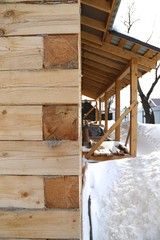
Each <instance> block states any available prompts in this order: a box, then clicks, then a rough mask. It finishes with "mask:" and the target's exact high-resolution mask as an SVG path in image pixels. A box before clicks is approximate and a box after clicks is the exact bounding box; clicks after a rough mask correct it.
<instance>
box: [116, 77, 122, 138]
mask: <svg viewBox="0 0 160 240" xmlns="http://www.w3.org/2000/svg"><path fill="white" fill-rule="evenodd" d="M120 85H121V82H120V81H119V80H118V79H117V80H116V86H115V87H116V113H115V114H116V116H115V117H116V121H117V119H118V118H119V117H120ZM115 140H116V141H120V125H118V126H117V127H116V129H115Z"/></svg>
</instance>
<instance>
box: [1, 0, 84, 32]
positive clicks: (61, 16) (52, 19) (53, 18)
mask: <svg viewBox="0 0 160 240" xmlns="http://www.w3.org/2000/svg"><path fill="white" fill-rule="evenodd" d="M0 32H1V36H13V35H14V36H16V35H37V34H60V33H61V34H62V33H63V34H64V33H67V34H70V33H79V32H80V16H79V5H78V4H38V3H37V4H23V3H22V4H20V3H19V4H9V3H8V4H7V3H5V4H1V8H0Z"/></svg>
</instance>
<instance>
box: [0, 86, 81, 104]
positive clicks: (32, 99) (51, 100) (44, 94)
mask: <svg viewBox="0 0 160 240" xmlns="http://www.w3.org/2000/svg"><path fill="white" fill-rule="evenodd" d="M78 102H79V88H78V87H12V88H9V87H8V88H2V89H0V104H1V105H35V104H40V105H41V104H42V105H45V104H78Z"/></svg>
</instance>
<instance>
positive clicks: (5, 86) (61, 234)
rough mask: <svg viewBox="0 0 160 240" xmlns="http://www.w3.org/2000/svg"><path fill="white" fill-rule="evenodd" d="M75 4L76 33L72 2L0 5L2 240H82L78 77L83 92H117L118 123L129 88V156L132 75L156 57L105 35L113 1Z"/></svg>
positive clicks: (17, 0)
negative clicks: (121, 95)
mask: <svg viewBox="0 0 160 240" xmlns="http://www.w3.org/2000/svg"><path fill="white" fill-rule="evenodd" d="M81 4H82V5H81V10H82V16H81V22H82V30H81V28H80V1H78V0H0V239H8V240H11V239H12V240H14V239H23V240H26V239H42V240H47V239H65V240H66V239H82V237H81V231H82V229H81V225H82V224H81V180H82V179H81V175H82V174H81V172H82V167H81V165H82V164H81V73H82V74H83V78H82V93H83V94H85V95H88V96H91V97H93V98H95V99H101V100H103V99H105V101H107V99H108V98H109V97H110V96H111V95H112V94H114V93H115V92H116V96H117V100H116V101H117V123H119V122H120V120H119V118H120V116H119V101H120V99H119V91H120V89H121V88H123V87H124V86H126V85H128V84H131V106H130V108H129V110H128V111H131V112H132V121H131V139H132V141H131V154H132V155H134V154H135V153H136V152H135V151H136V149H135V144H136V131H135V129H136V101H137V99H136V91H137V81H136V79H137V75H139V76H141V75H143V74H144V73H145V72H147V71H149V70H150V69H152V68H154V67H155V64H156V61H157V59H158V58H159V51H158V50H157V49H154V48H152V47H149V46H148V45H147V46H145V45H143V44H142V43H139V42H135V41H133V39H132V41H131V40H130V39H127V38H126V37H125V36H122V35H117V33H115V32H109V31H108V30H109V26H110V24H111V22H112V21H113V19H114V17H115V11H116V9H117V8H118V4H119V1H117V0H107V1H105V0H99V1H96V0H82V1H81ZM87 14H89V15H87ZM95 16H96V17H95ZM81 43H82V46H81ZM81 50H82V53H81ZM81 56H82V61H81ZM81 66H82V70H81ZM117 126H118V125H117ZM133 128H134V130H133ZM118 137H119V129H118V127H117V138H118Z"/></svg>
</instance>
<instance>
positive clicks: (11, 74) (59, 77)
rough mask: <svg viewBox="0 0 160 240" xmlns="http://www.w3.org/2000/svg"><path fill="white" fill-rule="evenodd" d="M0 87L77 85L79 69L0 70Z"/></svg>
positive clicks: (78, 83) (78, 82)
mask: <svg viewBox="0 0 160 240" xmlns="http://www.w3.org/2000/svg"><path fill="white" fill-rule="evenodd" d="M0 86H1V88H11V87H21V88H22V87H32V88H34V87H41V88H42V87H79V86H80V80H79V70H78V69H67V70H30V71H27V70H26V71H25V70H24V71H1V72H0Z"/></svg>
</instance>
